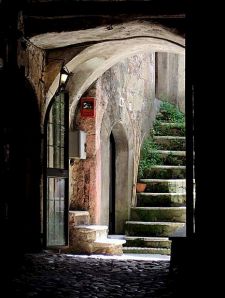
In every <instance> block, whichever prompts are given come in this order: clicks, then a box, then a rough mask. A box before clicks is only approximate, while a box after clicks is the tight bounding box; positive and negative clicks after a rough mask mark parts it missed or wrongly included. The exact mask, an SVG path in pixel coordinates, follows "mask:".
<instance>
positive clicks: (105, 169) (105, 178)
mask: <svg viewBox="0 0 225 298" xmlns="http://www.w3.org/2000/svg"><path fill="white" fill-rule="evenodd" d="M101 144H102V146H101V157H102V168H101V176H102V187H101V214H100V220H101V224H106V225H108V226H109V234H122V233H124V223H125V221H126V220H127V219H128V212H129V205H130V200H131V190H130V191H129V179H130V176H129V146H128V140H127V135H126V132H125V129H124V127H123V125H122V123H121V122H117V123H116V124H115V125H114V126H113V127H112V129H111V132H110V134H107V130H106V129H105V126H104V125H102V130H101ZM130 175H131V174H130Z"/></svg>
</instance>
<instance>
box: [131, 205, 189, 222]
mask: <svg viewBox="0 0 225 298" xmlns="http://www.w3.org/2000/svg"><path fill="white" fill-rule="evenodd" d="M130 220H131V221H145V222H150V221H153V222H154V221H155V222H159V221H160V222H186V207H132V208H131V214H130Z"/></svg>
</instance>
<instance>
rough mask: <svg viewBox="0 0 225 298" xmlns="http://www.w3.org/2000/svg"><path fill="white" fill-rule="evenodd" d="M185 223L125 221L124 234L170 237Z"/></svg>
mask: <svg viewBox="0 0 225 298" xmlns="http://www.w3.org/2000/svg"><path fill="white" fill-rule="evenodd" d="M183 226H185V223H178V222H143V221H126V224H125V234H126V235H129V236H143V237H144V236H147V237H170V236H171V235H173V234H174V233H175V231H176V230H177V229H179V228H182V227H183Z"/></svg>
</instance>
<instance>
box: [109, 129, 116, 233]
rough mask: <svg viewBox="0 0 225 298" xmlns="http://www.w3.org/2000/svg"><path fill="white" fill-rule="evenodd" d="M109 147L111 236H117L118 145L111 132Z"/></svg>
mask: <svg viewBox="0 0 225 298" xmlns="http://www.w3.org/2000/svg"><path fill="white" fill-rule="evenodd" d="M109 140H110V147H109V234H115V203H116V202H115V195H116V184H115V182H116V181H115V175H116V159H115V155H116V144H115V139H114V136H113V133H112V132H111V134H110V137H109Z"/></svg>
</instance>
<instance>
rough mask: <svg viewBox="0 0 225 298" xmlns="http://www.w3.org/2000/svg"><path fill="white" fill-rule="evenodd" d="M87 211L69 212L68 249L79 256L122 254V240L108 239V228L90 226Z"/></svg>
mask: <svg viewBox="0 0 225 298" xmlns="http://www.w3.org/2000/svg"><path fill="white" fill-rule="evenodd" d="M89 222H90V218H89V212H88V211H69V249H68V251H67V252H70V253H79V254H106V255H121V254H123V249H122V245H123V244H124V243H125V242H126V240H123V239H110V238H108V226H104V225H90V224H89Z"/></svg>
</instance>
